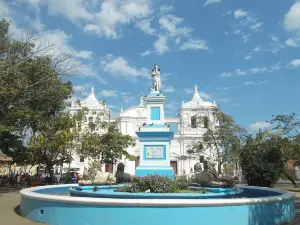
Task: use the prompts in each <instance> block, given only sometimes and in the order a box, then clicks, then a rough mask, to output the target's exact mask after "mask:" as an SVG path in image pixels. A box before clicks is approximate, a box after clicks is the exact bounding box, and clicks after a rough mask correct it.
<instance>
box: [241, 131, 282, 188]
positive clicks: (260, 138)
mask: <svg viewBox="0 0 300 225" xmlns="http://www.w3.org/2000/svg"><path fill="white" fill-rule="evenodd" d="M287 146H288V140H287V139H285V138H282V137H280V136H274V135H273V136H272V135H269V134H268V133H263V132H262V133H258V134H257V136H256V137H255V138H252V137H248V138H247V139H246V144H245V145H244V146H243V148H242V149H241V151H240V154H239V158H240V165H241V167H242V169H243V172H244V173H245V175H246V178H247V182H248V185H250V186H263V187H274V185H275V184H276V183H277V181H278V179H279V178H280V177H281V176H282V174H284V172H285V168H286V161H287V160H286V158H285V157H284V154H283V153H284V152H285V151H286V149H287Z"/></svg>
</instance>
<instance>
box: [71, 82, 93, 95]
mask: <svg viewBox="0 0 300 225" xmlns="http://www.w3.org/2000/svg"><path fill="white" fill-rule="evenodd" d="M90 86H91V85H90V84H83V85H74V86H73V90H74V91H75V92H80V94H81V95H84V94H87V93H88V90H87V89H88V88H89V87H90Z"/></svg>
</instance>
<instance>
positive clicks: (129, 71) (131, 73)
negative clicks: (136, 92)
mask: <svg viewBox="0 0 300 225" xmlns="http://www.w3.org/2000/svg"><path fill="white" fill-rule="evenodd" d="M100 66H101V68H102V70H103V71H105V72H108V73H111V74H113V75H115V76H122V77H126V78H130V79H133V78H136V77H144V78H148V77H149V78H150V73H149V70H147V69H146V68H137V67H136V66H134V65H131V64H130V63H129V62H128V61H127V60H126V59H125V58H123V57H120V56H119V57H116V56H114V55H112V54H107V55H106V56H105V57H103V58H102V59H101V61H100Z"/></svg>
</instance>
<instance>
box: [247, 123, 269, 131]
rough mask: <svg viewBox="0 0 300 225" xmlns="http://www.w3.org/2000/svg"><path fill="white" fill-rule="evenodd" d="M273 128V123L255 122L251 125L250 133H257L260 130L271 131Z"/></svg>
mask: <svg viewBox="0 0 300 225" xmlns="http://www.w3.org/2000/svg"><path fill="white" fill-rule="evenodd" d="M271 127H272V125H271V123H269V122H265V121H264V122H255V123H252V124H250V126H249V131H250V132H251V133H257V132H258V131H259V130H261V131H263V130H270V129H271Z"/></svg>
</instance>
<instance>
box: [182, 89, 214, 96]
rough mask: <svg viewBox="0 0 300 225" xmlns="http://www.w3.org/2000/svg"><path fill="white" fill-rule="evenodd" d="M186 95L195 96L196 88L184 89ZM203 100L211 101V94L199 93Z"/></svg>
mask: <svg viewBox="0 0 300 225" xmlns="http://www.w3.org/2000/svg"><path fill="white" fill-rule="evenodd" d="M183 90H184V92H185V93H187V94H193V93H194V91H195V90H194V88H185V89H183ZM198 93H199V95H200V97H201V98H205V99H210V98H211V94H208V93H206V92H203V91H199V92H198Z"/></svg>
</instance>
